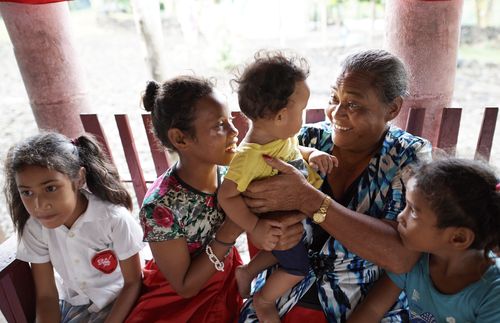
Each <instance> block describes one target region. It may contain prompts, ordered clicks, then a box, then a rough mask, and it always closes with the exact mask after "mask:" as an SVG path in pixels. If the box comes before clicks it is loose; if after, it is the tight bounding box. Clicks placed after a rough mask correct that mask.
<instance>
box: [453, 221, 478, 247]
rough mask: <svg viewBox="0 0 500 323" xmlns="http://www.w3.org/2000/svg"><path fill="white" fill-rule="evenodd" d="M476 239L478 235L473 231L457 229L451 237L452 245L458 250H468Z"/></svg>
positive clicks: (462, 228) (454, 229)
mask: <svg viewBox="0 0 500 323" xmlns="http://www.w3.org/2000/svg"><path fill="white" fill-rule="evenodd" d="M475 238H476V235H475V234H474V232H473V231H472V230H471V229H469V228H465V227H457V228H453V232H452V234H451V235H450V243H451V245H452V246H453V248H455V249H457V250H466V249H468V248H469V247H470V245H471V244H472V243H473V242H474V239H475Z"/></svg>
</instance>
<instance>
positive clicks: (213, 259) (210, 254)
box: [205, 244, 224, 271]
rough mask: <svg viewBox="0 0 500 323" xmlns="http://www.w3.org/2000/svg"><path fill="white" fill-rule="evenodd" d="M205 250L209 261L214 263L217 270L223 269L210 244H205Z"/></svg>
mask: <svg viewBox="0 0 500 323" xmlns="http://www.w3.org/2000/svg"><path fill="white" fill-rule="evenodd" d="M205 252H206V254H207V256H208V260H210V262H211V263H213V264H214V266H215V269H217V270H218V271H224V263H223V262H222V261H220V260H219V258H217V256H216V255H215V254H214V251H213V250H212V247H210V245H208V244H207V246H206V248H205Z"/></svg>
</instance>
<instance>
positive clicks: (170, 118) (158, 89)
mask: <svg viewBox="0 0 500 323" xmlns="http://www.w3.org/2000/svg"><path fill="white" fill-rule="evenodd" d="M213 88H214V84H213V83H212V82H211V81H210V80H208V79H204V78H200V77H195V76H187V75H183V76H178V77H175V78H173V79H170V80H167V81H165V82H164V83H162V84H159V83H157V82H155V81H149V82H148V84H147V86H146V91H145V93H144V95H143V96H142V102H143V105H144V108H145V109H146V111H149V112H151V120H152V123H153V132H154V134H155V135H156V137H157V138H158V139H159V140H160V142H161V143H162V145H163V146H165V147H166V148H167V149H169V150H173V151H175V148H174V145H172V143H171V142H170V140H169V139H168V135H167V131H168V130H169V129H171V128H177V129H179V130H182V131H184V132H186V133H187V134H188V135H190V136H191V137H194V135H195V133H194V129H193V127H192V124H193V120H194V118H195V116H196V103H197V102H198V100H200V99H201V98H203V97H205V96H208V95H210V94H211V93H212V92H213Z"/></svg>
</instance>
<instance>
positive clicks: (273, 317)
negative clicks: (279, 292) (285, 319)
mask: <svg viewBox="0 0 500 323" xmlns="http://www.w3.org/2000/svg"><path fill="white" fill-rule="evenodd" d="M253 307H254V308H255V312H256V313H257V317H258V318H259V322H260V323H280V322H281V321H280V316H279V313H278V310H277V309H276V302H273V301H268V300H266V299H264V298H263V297H262V295H261V293H260V292H258V293H256V294H255V295H254V296H253Z"/></svg>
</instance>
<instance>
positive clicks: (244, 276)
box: [234, 250, 277, 298]
mask: <svg viewBox="0 0 500 323" xmlns="http://www.w3.org/2000/svg"><path fill="white" fill-rule="evenodd" d="M276 262H277V260H276V258H275V257H274V256H273V254H272V253H271V252H270V251H263V250H261V251H259V252H258V253H257V254H256V255H255V257H253V258H252V259H251V260H250V262H249V263H248V264H246V265H242V266H239V267H238V268H236V271H235V273H234V275H235V276H236V282H237V283H238V292H239V293H240V295H241V297H243V298H248V297H250V287H251V284H252V280H253V279H254V278H255V277H256V276H257V275H258V274H259V273H260V272H261V271H263V270H264V269H266V268H268V267H270V266H272V265H274V264H275V263H276Z"/></svg>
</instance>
